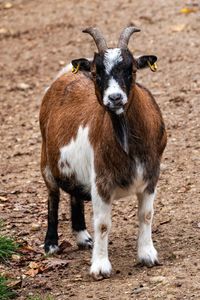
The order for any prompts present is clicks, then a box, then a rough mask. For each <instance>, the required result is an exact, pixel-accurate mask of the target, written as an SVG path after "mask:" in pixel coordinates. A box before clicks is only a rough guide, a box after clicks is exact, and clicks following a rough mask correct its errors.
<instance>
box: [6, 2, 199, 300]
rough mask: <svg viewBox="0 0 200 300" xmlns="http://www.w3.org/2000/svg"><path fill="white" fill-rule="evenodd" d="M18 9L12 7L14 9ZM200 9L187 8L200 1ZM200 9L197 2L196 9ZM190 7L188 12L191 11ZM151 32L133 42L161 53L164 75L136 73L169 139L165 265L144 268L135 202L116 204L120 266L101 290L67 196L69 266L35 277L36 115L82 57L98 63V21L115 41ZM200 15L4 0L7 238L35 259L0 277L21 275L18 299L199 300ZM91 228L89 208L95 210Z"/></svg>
mask: <svg viewBox="0 0 200 300" xmlns="http://www.w3.org/2000/svg"><path fill="white" fill-rule="evenodd" d="M8 3H10V5H9V4H8ZM192 4H193V6H192V7H193V8H195V9H194V10H195V11H194V12H191V13H189V14H184V13H181V12H180V10H181V9H182V8H183V7H185V6H187V5H192ZM195 4H197V6H195ZM6 7H7V8H6ZM189 7H190V6H189ZM130 23H132V24H135V25H136V26H138V27H139V28H141V29H142V32H141V33H140V34H135V35H134V37H133V38H132V39H131V41H130V49H131V50H132V51H133V53H134V54H135V55H140V54H155V55H157V56H158V57H159V61H158V71H157V72H156V73H152V72H151V71H150V70H144V71H140V72H138V81H139V82H141V83H143V84H144V85H146V87H148V88H149V89H150V90H151V91H152V93H153V94H154V95H155V97H156V99H157V102H158V104H159V105H160V107H161V110H162V112H163V116H164V119H165V123H166V127H167V132H168V145H167V148H166V151H165V153H164V156H163V161H162V172H161V176H160V181H159V188H158V195H157V200H156V203H155V218H154V225H153V239H154V241H155V245H156V248H157V250H158V252H159V257H160V261H161V263H162V265H161V266H157V267H154V268H146V267H139V266H137V265H136V239H137V227H138V225H137V202H136V199H135V198H134V197H133V198H128V199H127V198H126V199H121V200H119V201H116V202H115V203H113V226H112V233H111V236H110V246H109V252H110V259H111V262H112V265H113V275H112V277H111V278H110V279H106V280H103V281H100V282H95V281H93V280H92V279H91V278H90V276H89V275H88V269H89V265H90V257H91V253H90V251H79V250H78V249H77V247H76V244H75V240H74V238H73V236H72V233H71V228H70V214H69V207H68V204H69V203H68V202H69V201H68V198H67V196H66V195H62V199H61V207H60V208H61V209H60V227H59V233H60V241H61V242H62V241H64V240H67V241H69V242H70V244H69V245H68V247H67V248H66V249H65V250H64V251H63V253H62V254H60V255H59V258H62V259H64V260H67V261H68V265H67V266H65V267H60V268H58V267H57V268H53V269H49V270H47V271H46V272H41V274H37V275H36V276H35V277H30V276H28V275H24V274H25V273H26V272H27V270H28V269H29V267H28V266H29V263H30V261H36V262H40V261H42V259H43V240H44V235H45V231H46V217H47V193H46V188H45V185H44V183H43V180H42V178H41V175H40V163H39V161H40V146H41V136H40V131H39V124H38V113H39V107H40V102H41V98H42V96H43V94H44V90H45V88H46V87H47V86H48V85H49V84H50V83H51V81H52V80H53V78H54V76H55V75H56V73H57V72H58V71H59V70H60V68H61V67H62V66H63V65H64V64H66V63H67V62H69V61H71V59H73V58H78V57H90V56H92V55H93V52H94V51H95V50H96V49H95V46H94V43H93V42H92V39H91V38H90V37H89V36H87V35H85V34H82V33H81V30H82V29H84V28H85V27H87V26H91V25H97V26H98V27H99V28H101V29H102V31H103V32H104V33H105V36H106V38H107V39H108V40H109V41H110V46H114V45H116V41H117V39H118V36H119V33H120V31H121V30H122V28H124V27H125V26H126V25H127V24H130ZM199 36H200V7H199V4H198V1H190V2H186V1H178V0H168V1H164V0H160V1H158V0H152V1H145V0H135V1H130V0H117V1H111V0H108V1H89V0H82V1H80V0H76V1H69V0H49V1H39V0H32V1H26V0H15V1H10V2H8V1H0V69H1V72H0V124H1V131H0V141H1V142H0V153H1V159H0V196H1V197H0V209H1V219H3V220H4V224H5V227H4V228H3V233H4V234H7V235H9V236H13V237H14V238H15V239H16V240H19V241H24V243H25V242H27V243H28V245H29V246H30V247H32V248H33V249H35V251H36V252H33V253H32V254H28V255H27V256H26V255H25V256H24V257H23V259H21V261H20V262H17V261H15V260H16V258H15V259H13V261H12V262H11V263H10V265H1V266H0V271H1V272H3V273H4V274H7V275H8V276H10V277H12V278H14V279H16V278H20V276H21V279H22V282H21V284H20V285H21V287H18V290H17V293H18V295H19V298H18V299H27V297H28V296H29V295H33V294H34V295H35V294H41V295H42V297H43V299H44V297H45V295H47V294H49V295H52V296H53V298H54V299H58V300H62V299H77V300H79V299H81V300H85V299H180V300H182V299H200V252H199V246H200V213H199V197H200V185H199V183H198V178H199V172H200V155H199V154H200V135H199V132H200V120H199V115H200V102H199V93H200V68H199V51H200V39H199ZM86 218H87V223H88V228H89V230H90V232H92V225H91V224H92V212H91V203H90V202H88V203H86Z"/></svg>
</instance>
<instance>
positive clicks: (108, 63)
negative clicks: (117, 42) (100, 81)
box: [104, 48, 123, 75]
mask: <svg viewBox="0 0 200 300" xmlns="http://www.w3.org/2000/svg"><path fill="white" fill-rule="evenodd" d="M122 59H123V58H122V53H121V49H120V48H114V49H108V50H107V51H106V52H105V54H104V66H105V69H106V73H107V74H108V75H109V74H110V71H111V70H112V68H113V67H114V66H115V65H117V64H118V63H119V62H121V61H122Z"/></svg>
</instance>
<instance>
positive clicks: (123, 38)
mask: <svg viewBox="0 0 200 300" xmlns="http://www.w3.org/2000/svg"><path fill="white" fill-rule="evenodd" d="M139 31H140V29H139V28H136V27H133V26H130V27H126V28H125V29H124V30H123V31H122V33H121V35H120V38H119V43H118V48H121V49H127V47H128V42H129V39H130V37H131V35H132V34H133V33H134V32H139Z"/></svg>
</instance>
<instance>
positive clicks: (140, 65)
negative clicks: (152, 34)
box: [136, 55, 157, 71]
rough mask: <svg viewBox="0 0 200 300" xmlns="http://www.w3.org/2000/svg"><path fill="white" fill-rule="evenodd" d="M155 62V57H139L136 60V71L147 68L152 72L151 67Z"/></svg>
mask: <svg viewBox="0 0 200 300" xmlns="http://www.w3.org/2000/svg"><path fill="white" fill-rule="evenodd" d="M156 61H157V57H156V56H155V55H144V56H140V57H138V58H137V59H136V62H137V69H144V68H147V67H149V68H150V69H151V70H152V68H151V66H153V65H154V64H155V62H156ZM152 71H153V70H152Z"/></svg>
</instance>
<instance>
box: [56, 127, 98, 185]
mask: <svg viewBox="0 0 200 300" xmlns="http://www.w3.org/2000/svg"><path fill="white" fill-rule="evenodd" d="M88 132H89V129H88V127H85V128H83V127H82V126H80V127H79V129H78V132H77V135H76V137H75V138H72V139H71V141H70V142H69V143H68V144H67V145H66V146H64V147H62V148H61V149H60V159H59V162H58V167H59V170H60V173H61V174H62V175H64V176H66V177H68V176H71V175H75V176H76V179H77V181H78V182H79V183H80V184H82V185H83V186H85V187H86V188H88V189H89V188H90V186H91V166H92V161H93V149H92V146H91V144H90V141H89V137H88Z"/></svg>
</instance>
